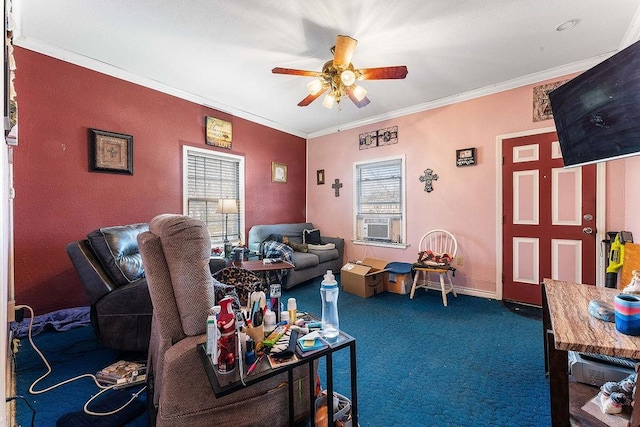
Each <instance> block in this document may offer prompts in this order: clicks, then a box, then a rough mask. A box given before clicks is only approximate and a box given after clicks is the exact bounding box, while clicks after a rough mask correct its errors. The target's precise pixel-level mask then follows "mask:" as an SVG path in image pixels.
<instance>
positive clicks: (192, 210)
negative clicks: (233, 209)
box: [182, 146, 244, 244]
mask: <svg viewBox="0 0 640 427" xmlns="http://www.w3.org/2000/svg"><path fill="white" fill-rule="evenodd" d="M182 161H183V168H182V170H183V211H184V214H185V215H189V216H191V217H193V218H196V219H199V220H201V221H202V222H204V223H205V224H207V228H208V229H209V234H210V235H211V243H212V244H220V243H222V242H223V240H224V238H225V234H226V236H227V238H228V239H229V241H231V242H239V241H244V157H241V156H236V155H232V154H226V153H220V152H217V151H212V150H204V149H201V148H195V147H187V146H184V148H183V158H182ZM219 199H235V200H237V201H238V213H230V214H222V213H216V208H217V206H218V200H219ZM225 216H228V218H225ZM225 222H226V229H225Z"/></svg>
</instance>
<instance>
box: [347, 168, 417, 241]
mask: <svg viewBox="0 0 640 427" xmlns="http://www.w3.org/2000/svg"><path fill="white" fill-rule="evenodd" d="M404 162H405V159H404V156H401V157H390V158H386V159H379V160H374V161H368V162H359V163H356V164H355V165H354V166H355V167H354V182H355V190H356V197H355V206H354V212H355V227H354V230H355V232H354V238H355V240H356V242H357V241H360V242H366V243H367V244H369V243H374V244H383V245H384V244H404V243H405V234H406V233H405V200H404V194H405V177H404V169H405V168H404Z"/></svg>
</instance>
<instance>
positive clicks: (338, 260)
mask: <svg viewBox="0 0 640 427" xmlns="http://www.w3.org/2000/svg"><path fill="white" fill-rule="evenodd" d="M313 229H315V227H314V226H313V224H312V223H310V222H302V223H293V224H270V225H254V226H253V227H251V229H250V230H249V238H248V239H247V244H248V247H249V250H251V251H256V252H260V251H261V247H262V244H263V243H264V242H265V241H266V240H267V239H269V238H270V236H274V235H275V236H286V237H287V240H289V241H290V242H293V243H294V244H301V243H302V233H303V231H304V230H313ZM320 231H321V232H322V230H320ZM320 239H321V241H322V243H332V244H333V245H335V248H334V249H329V250H315V249H308V250H307V252H300V251H297V250H294V252H293V265H294V266H295V267H294V269H293V270H289V272H288V274H287V276H286V279H285V280H284V283H282V286H283V287H284V288H285V289H288V288H291V287H293V286H295V285H298V284H300V283H302V282H304V281H307V280H310V279H313V278H316V277H319V276H322V275H323V274H325V273H326V272H327V270H332V271H333V273H334V274H337V273H339V272H340V269H341V268H342V264H343V260H342V258H343V255H344V239H342V238H340V237H329V236H324V235H323V236H321V237H320ZM294 246H295V245H294Z"/></svg>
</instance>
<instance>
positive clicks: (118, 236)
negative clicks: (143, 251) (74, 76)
mask: <svg viewBox="0 0 640 427" xmlns="http://www.w3.org/2000/svg"><path fill="white" fill-rule="evenodd" d="M148 229H149V226H148V225H147V224H144V223H140V224H131V225H122V226H114V227H104V228H100V229H98V230H94V231H92V232H91V233H89V234H88V235H87V240H88V241H89V245H91V249H93V252H95V254H96V256H97V258H98V260H99V261H100V264H102V267H104V269H105V270H106V272H107V273H108V274H109V276H110V277H111V279H112V280H113V281H114V283H115V284H116V286H122V285H126V284H127V283H131V282H134V281H136V280H138V279H139V278H141V277H143V276H144V266H143V265H142V257H141V256H140V250H139V248H138V240H137V238H138V234H140V233H141V232H143V231H147V230H148Z"/></svg>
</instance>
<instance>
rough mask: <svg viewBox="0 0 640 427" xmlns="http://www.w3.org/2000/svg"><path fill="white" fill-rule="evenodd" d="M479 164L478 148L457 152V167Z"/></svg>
mask: <svg viewBox="0 0 640 427" xmlns="http://www.w3.org/2000/svg"><path fill="white" fill-rule="evenodd" d="M475 164H477V160H476V148H475V147H473V148H463V149H461V150H456V166H473V165H475Z"/></svg>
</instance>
